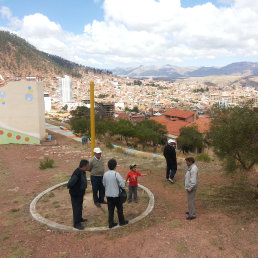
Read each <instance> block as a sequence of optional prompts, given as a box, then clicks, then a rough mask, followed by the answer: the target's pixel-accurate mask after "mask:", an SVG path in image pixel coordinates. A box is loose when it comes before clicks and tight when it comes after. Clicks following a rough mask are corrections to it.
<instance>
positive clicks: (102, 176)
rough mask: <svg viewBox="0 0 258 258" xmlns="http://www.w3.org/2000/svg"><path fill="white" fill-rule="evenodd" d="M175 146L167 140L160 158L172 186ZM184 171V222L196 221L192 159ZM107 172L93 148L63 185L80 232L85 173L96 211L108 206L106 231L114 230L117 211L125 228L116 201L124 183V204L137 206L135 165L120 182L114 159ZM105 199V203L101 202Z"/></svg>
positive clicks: (118, 200)
mask: <svg viewBox="0 0 258 258" xmlns="http://www.w3.org/2000/svg"><path fill="white" fill-rule="evenodd" d="M175 147H176V142H175V141H174V140H173V139H169V140H168V144H167V146H166V147H165V148H164V156H165V159H166V162H167V170H166V179H167V180H168V181H169V182H170V183H174V177H175V174H176V172H177V159H176V150H175ZM185 161H186V164H187V170H186V173H185V189H186V192H187V201H188V208H189V210H188V211H187V212H186V214H187V215H188V217H187V218H186V219H187V220H192V219H195V218H196V211H195V203H194V197H195V193H196V189H197V185H198V168H197V166H196V165H195V164H194V163H195V160H194V158H192V157H189V158H186V159H185ZM107 165H108V169H109V170H108V171H106V172H104V161H103V158H102V151H101V149H100V148H94V156H93V157H92V158H91V159H90V160H89V161H88V160H84V159H83V160H81V161H80V164H79V167H78V168H77V169H76V170H75V171H74V172H73V174H72V176H71V178H70V180H69V181H68V183H67V188H69V193H70V196H71V202H72V209H73V226H74V227H75V228H77V229H79V230H82V229H84V227H83V226H82V224H81V222H86V221H87V219H86V218H83V217H82V207H83V198H84V195H85V191H86V188H87V177H86V171H90V173H91V176H90V180H91V184H92V192H93V201H94V204H95V205H96V207H98V208H100V207H101V205H102V204H107V205H108V224H109V228H113V227H115V226H117V223H115V222H114V210H115V208H116V209H117V215H118V220H119V225H120V226H122V225H126V224H128V221H127V220H125V218H124V213H123V203H122V202H121V200H120V198H119V192H120V188H125V186H126V183H127V181H128V180H129V186H128V189H129V191H128V203H130V202H132V200H133V199H134V202H136V203H137V202H138V196H137V186H138V176H146V174H141V173H140V172H138V171H137V170H136V167H137V165H136V164H131V165H130V171H129V173H128V174H127V177H126V180H125V181H124V180H123V178H122V176H121V175H120V174H119V173H118V172H117V171H116V167H117V162H116V160H115V159H110V160H109V161H108V163H107ZM105 195H106V199H107V201H105Z"/></svg>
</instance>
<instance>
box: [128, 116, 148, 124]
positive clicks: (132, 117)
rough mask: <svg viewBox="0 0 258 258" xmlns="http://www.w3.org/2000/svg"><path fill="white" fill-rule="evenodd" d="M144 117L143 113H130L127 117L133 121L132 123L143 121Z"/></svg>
mask: <svg viewBox="0 0 258 258" xmlns="http://www.w3.org/2000/svg"><path fill="white" fill-rule="evenodd" d="M144 118H145V116H144V115H130V117H129V119H130V120H131V121H132V122H133V123H138V122H141V121H143V120H144Z"/></svg>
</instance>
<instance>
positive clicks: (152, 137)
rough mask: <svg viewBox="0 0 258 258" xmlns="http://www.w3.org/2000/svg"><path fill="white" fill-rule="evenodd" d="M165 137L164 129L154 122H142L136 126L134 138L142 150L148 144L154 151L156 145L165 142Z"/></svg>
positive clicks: (165, 131)
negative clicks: (139, 143)
mask: <svg viewBox="0 0 258 258" xmlns="http://www.w3.org/2000/svg"><path fill="white" fill-rule="evenodd" d="M166 135H167V130H166V127H165V126H164V125H162V124H160V123H157V122H156V121H154V120H143V121H142V122H140V123H138V124H136V133H135V136H136V137H137V138H138V139H139V140H140V142H141V144H142V146H143V149H144V147H145V145H146V144H148V143H150V144H152V146H154V148H155V149H156V147H157V145H158V144H164V143H165V142H166Z"/></svg>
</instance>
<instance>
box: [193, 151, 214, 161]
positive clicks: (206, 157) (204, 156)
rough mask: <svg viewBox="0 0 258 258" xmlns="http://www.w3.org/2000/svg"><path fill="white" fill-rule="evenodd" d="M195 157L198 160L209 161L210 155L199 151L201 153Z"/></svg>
mask: <svg viewBox="0 0 258 258" xmlns="http://www.w3.org/2000/svg"><path fill="white" fill-rule="evenodd" d="M195 159H196V160H199V161H204V162H210V161H211V158H210V156H209V155H208V154H206V153H201V154H198V155H196V157H195Z"/></svg>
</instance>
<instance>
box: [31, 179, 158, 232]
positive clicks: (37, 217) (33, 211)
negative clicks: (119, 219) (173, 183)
mask: <svg viewBox="0 0 258 258" xmlns="http://www.w3.org/2000/svg"><path fill="white" fill-rule="evenodd" d="M65 184H67V182H63V183H60V184H57V185H54V186H52V187H50V188H48V189H47V190H45V191H43V192H41V193H40V194H39V195H37V196H36V197H35V198H34V199H33V201H32V202H31V203H30V214H31V216H32V217H33V218H34V219H35V220H37V221H38V222H40V223H43V224H45V225H47V226H48V227H50V228H53V229H56V230H63V231H71V232H72V231H73V232H78V231H79V232H82V231H105V230H110V229H109V228H108V227H91V228H85V229H84V230H78V229H76V228H74V227H71V226H66V225H62V224H58V223H56V222H54V221H51V220H49V219H46V218H44V217H42V216H41V215H40V214H39V213H38V212H37V209H36V205H37V202H38V201H39V199H40V198H42V197H43V196H44V195H45V194H46V193H48V192H50V191H52V190H54V189H56V188H58V187H60V186H63V185H65ZM138 186H139V187H140V188H141V189H143V190H144V191H145V192H146V193H147V194H148V196H149V199H150V200H149V204H148V207H147V208H146V210H145V211H144V212H143V213H142V214H141V215H139V216H138V217H136V218H134V219H132V220H130V221H129V224H133V223H136V222H138V221H140V220H141V219H143V218H145V217H146V216H147V215H149V214H150V213H151V212H152V210H153V208H154V204H155V201H154V195H153V193H152V192H151V191H150V190H149V189H148V188H147V187H145V186H143V185H140V184H138ZM116 228H120V226H116V227H114V228H112V229H116Z"/></svg>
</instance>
